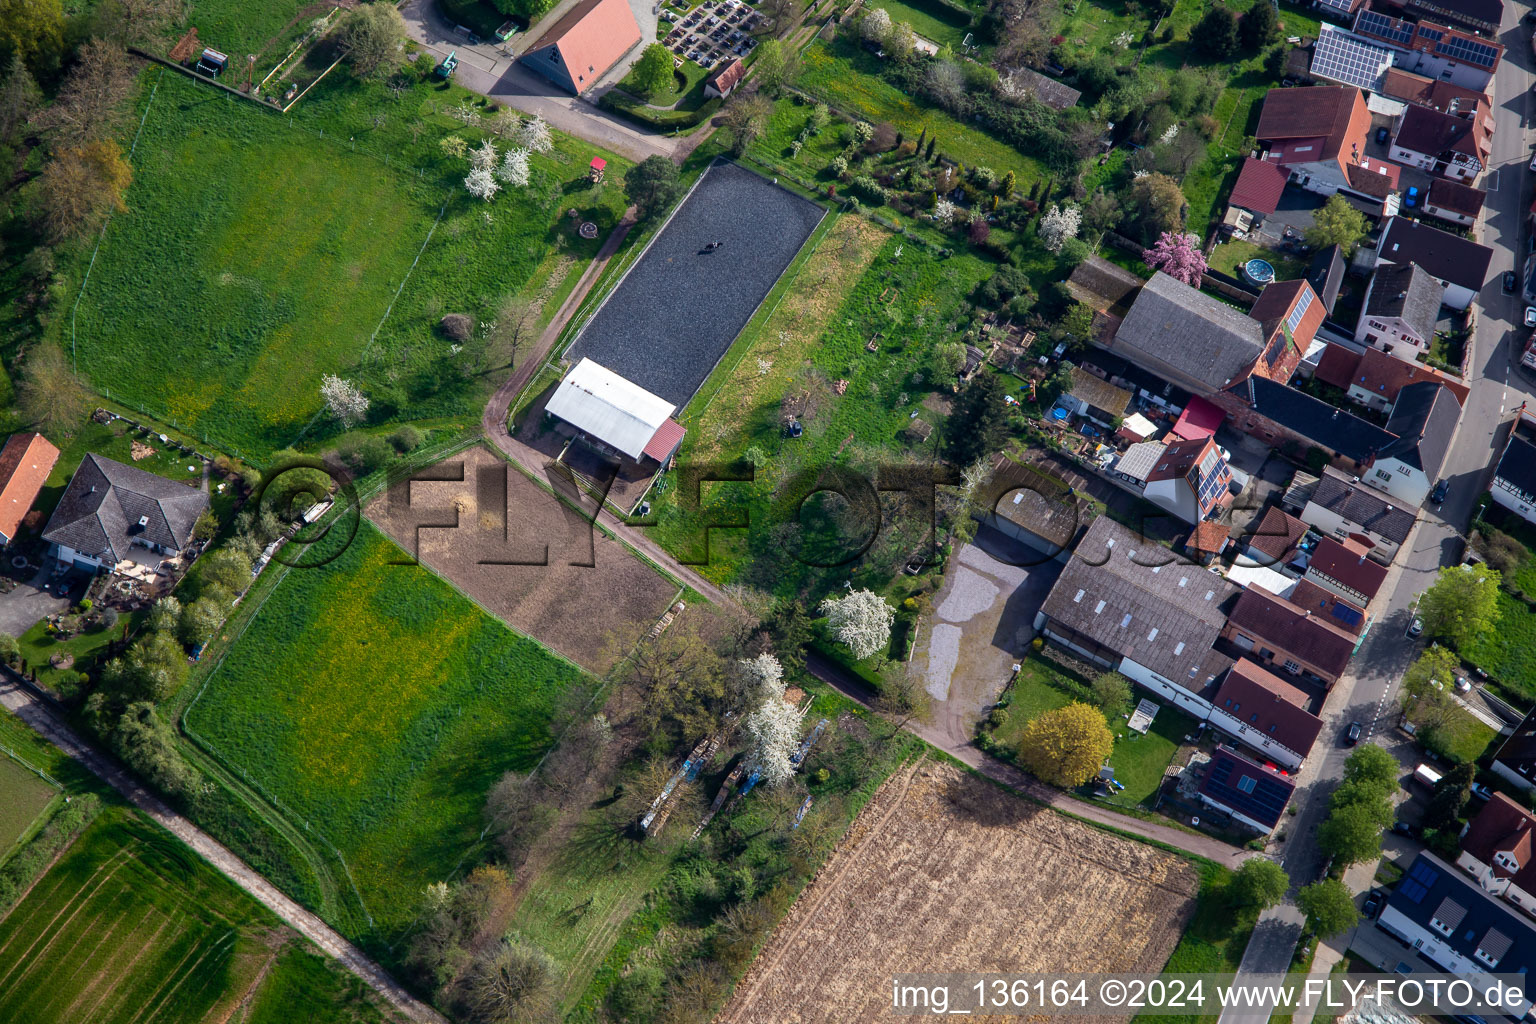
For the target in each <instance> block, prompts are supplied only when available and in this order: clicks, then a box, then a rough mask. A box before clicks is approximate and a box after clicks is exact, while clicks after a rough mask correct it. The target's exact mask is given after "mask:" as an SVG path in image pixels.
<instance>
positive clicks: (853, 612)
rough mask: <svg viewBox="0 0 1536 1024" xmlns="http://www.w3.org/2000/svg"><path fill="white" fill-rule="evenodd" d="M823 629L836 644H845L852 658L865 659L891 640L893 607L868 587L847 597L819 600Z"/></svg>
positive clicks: (893, 616)
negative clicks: (829, 633)
mask: <svg viewBox="0 0 1536 1024" xmlns="http://www.w3.org/2000/svg"><path fill="white" fill-rule="evenodd" d="M821 612H822V614H823V615H825V616H826V617H827V628H828V629H830V630H831V631H832V635H833V637H835V638H836V639H837V641H838V642H839V643H843V644H847V645H848V649H849V650H851V651H852V652H853V656H854V657H855V658H861V659H862V658H867V657H869V656H870V655H871V654H874V653H875V652H876V651H878V650H880V649H881V648H883V647H885V646H886V645H887V644H889V643H890V642H891V623H893V622H894V621H896V609H894V608H892V607H891V606H890V605H888V604H886V603H885V598H883V597H881V596H880V595H879V594H876V593H875V592H873V591H871V590H855V591H854V592H853V593H851V594H849V595H848V596H847V597H843V598H832V597H829V598H827V599H826V600H825V601H823V602H821Z"/></svg>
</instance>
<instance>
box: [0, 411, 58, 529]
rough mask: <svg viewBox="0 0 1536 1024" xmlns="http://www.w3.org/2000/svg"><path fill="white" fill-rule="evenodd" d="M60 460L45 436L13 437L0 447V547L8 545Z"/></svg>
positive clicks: (20, 435)
mask: <svg viewBox="0 0 1536 1024" xmlns="http://www.w3.org/2000/svg"><path fill="white" fill-rule="evenodd" d="M58 461H59V450H58V449H57V448H55V447H54V446H53V444H52V443H51V442H50V441H49V440H48V439H47V438H46V437H44V436H43V435H42V434H12V435H11V436H10V437H9V438H7V439H6V442H5V447H4V448H0V544H9V543H10V542H11V541H13V540H15V539H16V534H17V533H18V532H19V531H20V530H21V521H22V520H23V519H25V518H26V516H27V513H28V512H30V511H32V503H33V502H35V501H37V495H38V492H39V491H41V490H42V489H43V484H44V483H46V482H47V480H48V474H49V473H51V472H53V464H54V463H55V462H58Z"/></svg>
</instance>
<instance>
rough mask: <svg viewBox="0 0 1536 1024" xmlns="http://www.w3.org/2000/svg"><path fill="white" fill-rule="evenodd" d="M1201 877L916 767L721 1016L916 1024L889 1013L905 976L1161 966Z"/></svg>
mask: <svg viewBox="0 0 1536 1024" xmlns="http://www.w3.org/2000/svg"><path fill="white" fill-rule="evenodd" d="M813 813H814V811H813ZM1198 886H1199V880H1198V878H1197V876H1196V874H1195V871H1194V869H1193V868H1192V867H1191V866H1190V865H1189V864H1188V863H1187V862H1185V861H1184V860H1183V859H1182V858H1180V857H1177V856H1175V855H1173V854H1169V853H1164V852H1162V851H1160V850H1156V849H1153V848H1152V847H1149V846H1143V845H1141V844H1138V843H1135V842H1132V841H1130V840H1126V839H1121V838H1119V837H1117V836H1114V835H1110V834H1108V833H1104V832H1100V831H1098V830H1097V829H1093V828H1090V827H1088V826H1086V825H1082V824H1079V823H1078V822H1075V821H1072V820H1071V819H1069V818H1065V817H1063V816H1062V815H1060V814H1057V813H1055V812H1054V811H1051V810H1048V809H1046V808H1043V807H1040V806H1037V805H1035V804H1031V803H1028V802H1026V801H1024V800H1022V799H1019V798H1018V797H1015V796H1012V795H1011V794H1009V793H1007V792H1005V791H1003V790H1001V789H999V788H998V787H996V786H994V785H992V784H990V783H988V782H986V781H985V780H982V779H978V778H976V777H975V776H972V775H969V774H967V773H964V772H962V771H960V770H959V769H956V768H952V767H949V766H947V765H939V764H934V763H932V762H918V763H917V764H915V765H913V766H910V767H908V768H907V769H904V770H903V771H901V772H898V773H897V774H896V775H895V776H893V777H892V778H891V779H890V781H888V782H887V783H886V784H885V785H884V786H883V787H881V789H880V791H879V792H878V793H877V794H875V797H874V799H873V800H871V801H870V803H869V806H868V807H866V808H865V809H864V811H863V813H861V814H860V815H859V819H858V821H856V822H855V823H854V826H853V828H852V829H851V830H850V831H849V833H848V836H847V837H846V838H845V839H844V840H843V844H842V846H841V847H840V848H839V849H838V851H837V852H836V853H835V854H834V855H833V857H832V859H831V860H829V861H828V862H827V865H826V867H824V868H823V869H822V872H821V874H820V875H818V876H817V878H816V879H815V881H814V882H812V883H811V886H810V887H809V888H808V889H807V890H806V891H805V893H804V894H803V895H802V896H801V898H800V900H799V901H798V902H797V903H796V904H795V907H794V909H793V910H792V911H791V912H790V914H789V916H788V917H787V918H786V919H785V921H784V923H783V925H781V926H780V928H779V929H778V930H777V931H776V932H775V933H774V935H773V937H772V938H771V939H770V940H769V941H768V944H767V945H766V946H765V947H764V948H763V951H762V953H760V954H759V956H758V958H757V961H756V962H755V963H754V965H753V967H752V969H751V970H750V971H749V973H748V974H747V976H746V977H745V978H744V979H742V982H741V984H740V985H739V986H737V989H736V993H735V996H734V997H733V998H732V999H731V1002H730V1003H729V1004H728V1005H727V1006H726V1007H725V1009H724V1010H723V1011H722V1012H721V1014H720V1016H719V1017H717V1018H716V1024H809V1022H813V1021H826V1022H828V1024H832V1022H837V1024H851V1022H860V1024H863V1022H868V1021H885V1020H890V1021H901V1020H911V1019H912V1018H910V1017H906V1016H898V1015H897V1014H895V1013H893V1012H891V1011H890V1010H889V1005H890V999H891V994H890V993H891V977H892V975H895V974H899V973H906V972H928V971H931V972H941V971H944V972H959V971H984V972H1004V971H1009V972H1037V971H1040V972H1043V971H1074V972H1078V971H1085V972H1092V971H1127V972H1132V971H1136V972H1139V971H1146V972H1155V971H1158V970H1160V969H1161V968H1162V967H1163V964H1164V963H1165V962H1166V961H1167V959H1168V956H1169V954H1170V953H1171V952H1172V951H1173V947H1174V946H1175V945H1176V944H1177V943H1178V940H1179V936H1180V934H1182V932H1183V930H1184V926H1185V924H1186V923H1187V921H1188V919H1189V915H1190V914H1191V913H1192V911H1193V909H1194V895H1195V891H1196V889H1197V888H1198ZM988 1019H989V1020H1023V1019H1025V1018H1023V1017H990V1018H988Z"/></svg>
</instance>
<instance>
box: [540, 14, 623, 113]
mask: <svg viewBox="0 0 1536 1024" xmlns="http://www.w3.org/2000/svg"><path fill="white" fill-rule="evenodd" d="M640 39H641V36H640V25H639V23H638V22H636V21H635V15H634V12H633V11H631V10H630V9H629V3H628V0H581V2H580V3H578V4H577V5H576V6H575V7H572V8H571V9H570V10H568V11H566V12H565V14H564V15H562V16H561V18H560V20H559V21H557V22H555V23H554V25H552V26H551V27H550V29H549V31H547V32H545V33H544V34H543V35H542V36H540V37H539V41H538V42H536V43H534V44H533V46H531V47H529V50H528V52H530V53H531V52H533V51H534V50H541V49H543V48H544V47H546V46H559V48H560V60H561V63H563V64H564V65H565V69H566V70H567V71H568V72H569V73H570V75H571V81H572V82H573V83H574V84H575V86H576V91H577V92H582V91H584V90H586V89H588V88H590V87H591V86H592V85H594V84H595V83H596V82H597V80H598V79H599V78H600V77H602V75H603V74H604V73H605V72H606V71H607V70H608V69H609V68H611V67H613V66H614V65H615V64H617V63H618V62H619V58H621V57H623V56H624V55H625V54H626V53H628V52H629V48H630V47H632V46H634V45H635V44H636V43H638V42H640Z"/></svg>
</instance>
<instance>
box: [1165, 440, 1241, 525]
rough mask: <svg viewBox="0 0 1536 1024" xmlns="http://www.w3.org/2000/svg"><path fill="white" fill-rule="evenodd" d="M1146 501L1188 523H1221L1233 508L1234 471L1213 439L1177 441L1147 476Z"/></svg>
mask: <svg viewBox="0 0 1536 1024" xmlns="http://www.w3.org/2000/svg"><path fill="white" fill-rule="evenodd" d="M1144 493H1145V494H1146V498H1147V500H1148V501H1150V502H1152V504H1154V505H1156V506H1157V507H1158V508H1161V509H1163V510H1165V511H1167V512H1169V513H1171V514H1172V515H1174V516H1177V517H1178V518H1179V519H1180V520H1181V521H1183V522H1186V523H1199V522H1201V521H1202V520H1206V519H1220V518H1221V517H1222V516H1223V515H1225V514H1226V512H1227V510H1228V509H1229V508H1231V507H1232V467H1231V466H1230V465H1229V464H1228V462H1227V453H1226V452H1224V451H1222V449H1221V447H1220V446H1219V445H1217V444H1216V441H1215V440H1214V439H1213V438H1210V437H1203V438H1197V439H1195V440H1191V441H1174V442H1171V443H1170V444H1167V445H1164V446H1163V451H1162V456H1161V458H1159V459H1158V460H1157V465H1155V466H1154V467H1153V468H1152V472H1151V473H1149V474H1147V486H1146V491H1145V492H1144Z"/></svg>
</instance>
